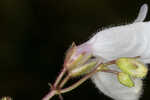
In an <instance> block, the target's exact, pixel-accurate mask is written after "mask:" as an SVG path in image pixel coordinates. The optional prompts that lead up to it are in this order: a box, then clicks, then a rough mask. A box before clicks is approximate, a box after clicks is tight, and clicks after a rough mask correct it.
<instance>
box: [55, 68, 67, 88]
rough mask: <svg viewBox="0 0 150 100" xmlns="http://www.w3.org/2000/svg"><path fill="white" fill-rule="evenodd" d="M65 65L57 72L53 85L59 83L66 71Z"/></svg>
mask: <svg viewBox="0 0 150 100" xmlns="http://www.w3.org/2000/svg"><path fill="white" fill-rule="evenodd" d="M66 71H67V70H66V67H63V69H62V71H61V73H60V74H59V76H58V77H57V79H56V81H55V83H54V87H57V85H58V84H59V82H60V81H61V79H62V77H63V76H64V74H65V73H66Z"/></svg>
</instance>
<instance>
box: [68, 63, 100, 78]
mask: <svg viewBox="0 0 150 100" xmlns="http://www.w3.org/2000/svg"><path fill="white" fill-rule="evenodd" d="M96 64H97V62H96V61H92V62H90V63H87V64H85V65H83V66H80V67H77V68H75V69H73V70H71V71H70V72H69V74H70V76H71V77H77V76H81V75H84V74H86V73H88V72H90V71H91V70H92V69H93V68H94V66H96Z"/></svg>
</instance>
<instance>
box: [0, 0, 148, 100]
mask: <svg viewBox="0 0 150 100" xmlns="http://www.w3.org/2000/svg"><path fill="white" fill-rule="evenodd" d="M144 3H147V4H148V5H149V6H150V1H149V0H147V1H146V0H0V97H1V96H12V97H13V98H14V100H41V98H42V97H43V96H44V95H45V94H46V93H47V92H48V91H49V86H48V85H47V83H48V82H53V81H54V80H55V78H56V76H57V75H58V72H59V71H60V69H61V65H62V64H63V59H64V55H65V51H66V50H67V48H68V47H69V45H70V44H71V43H72V42H73V41H75V42H76V43H77V44H81V43H83V42H85V41H86V40H88V39H89V38H90V36H91V35H92V34H93V33H94V32H96V31H97V30H99V29H102V28H103V27H110V26H114V25H120V24H126V23H131V22H133V20H134V19H135V18H136V16H137V14H138V11H139V8H140V6H141V5H142V4H144ZM146 20H147V21H148V20H150V11H149V13H148V16H147V18H146ZM149 93H150V75H148V77H147V78H146V79H145V85H144V94H143V96H142V98H141V100H149V98H148V97H149ZM64 99H65V100H83V99H85V100H93V99H97V100H98V99H99V100H110V99H109V98H108V97H106V96H104V95H103V94H102V93H101V94H100V93H99V92H98V90H97V89H96V88H95V86H94V85H93V84H92V83H91V81H87V82H86V83H84V85H82V86H80V87H79V88H77V89H75V90H74V91H72V92H70V93H67V94H65V95H64ZM53 100H58V98H57V97H55V98H53Z"/></svg>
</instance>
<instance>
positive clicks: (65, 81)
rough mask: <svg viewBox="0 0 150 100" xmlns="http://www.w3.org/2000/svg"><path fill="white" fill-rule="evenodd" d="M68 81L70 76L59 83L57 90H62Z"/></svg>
mask: <svg viewBox="0 0 150 100" xmlns="http://www.w3.org/2000/svg"><path fill="white" fill-rule="evenodd" d="M69 79H70V75H67V76H66V77H65V78H64V80H63V81H62V82H61V84H60V85H59V88H62V87H63V86H64V85H65V84H66V83H67V81H68V80H69Z"/></svg>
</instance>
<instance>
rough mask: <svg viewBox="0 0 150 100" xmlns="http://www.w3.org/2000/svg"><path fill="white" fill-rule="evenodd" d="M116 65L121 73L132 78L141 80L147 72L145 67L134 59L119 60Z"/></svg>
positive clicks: (124, 58)
mask: <svg viewBox="0 0 150 100" xmlns="http://www.w3.org/2000/svg"><path fill="white" fill-rule="evenodd" d="M116 64H117V66H118V67H119V68H120V70H121V71H123V72H125V73H127V74H129V75H130V76H133V77H137V78H143V77H145V76H146V75H147V72H148V69H147V67H146V66H145V65H144V64H143V63H141V62H139V61H137V60H136V59H135V58H126V57H123V58H119V59H117V60H116Z"/></svg>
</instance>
